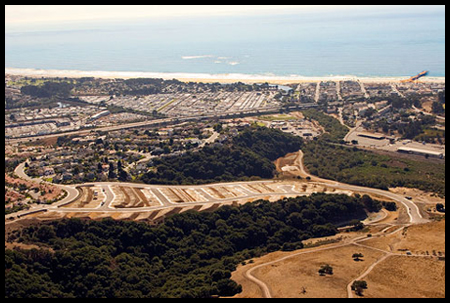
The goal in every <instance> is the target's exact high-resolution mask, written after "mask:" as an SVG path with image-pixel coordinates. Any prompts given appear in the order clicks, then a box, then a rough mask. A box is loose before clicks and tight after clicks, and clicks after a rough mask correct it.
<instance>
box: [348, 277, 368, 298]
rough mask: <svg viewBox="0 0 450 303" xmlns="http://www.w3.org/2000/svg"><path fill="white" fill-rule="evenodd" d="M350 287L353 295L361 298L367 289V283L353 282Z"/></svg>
mask: <svg viewBox="0 0 450 303" xmlns="http://www.w3.org/2000/svg"><path fill="white" fill-rule="evenodd" d="M351 287H352V290H354V291H355V294H357V295H358V296H362V295H363V291H364V289H367V282H366V281H363V280H355V281H354V282H353V284H352V286H351Z"/></svg>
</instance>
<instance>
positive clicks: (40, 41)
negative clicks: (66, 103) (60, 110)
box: [5, 6, 445, 79]
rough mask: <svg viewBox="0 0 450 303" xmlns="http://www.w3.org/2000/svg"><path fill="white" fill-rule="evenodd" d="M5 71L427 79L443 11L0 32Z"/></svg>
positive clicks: (438, 49)
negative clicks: (422, 76) (425, 73)
mask: <svg viewBox="0 0 450 303" xmlns="http://www.w3.org/2000/svg"><path fill="white" fill-rule="evenodd" d="M7 69H10V70H11V69H25V70H27V69H28V70H35V71H36V70H45V71H48V70H53V71H58V70H60V71H61V70H62V71H79V72H80V73H81V72H84V73H89V72H93V71H101V72H103V73H105V72H106V73H107V72H114V73H126V74H127V73H134V74H136V75H139V74H147V75H163V78H166V77H170V75H172V74H173V75H177V77H178V78H218V77H219V78H224V77H225V78H227V77H228V78H244V79H246V78H249V79H252V78H257V79H259V78H261V77H266V78H268V79H272V78H273V79H275V78H277V79H280V78H281V79H285V78H286V79H297V78H298V79H301V78H308V77H341V78H342V77H348V78H361V77H363V78H364V77H408V76H413V75H415V74H417V73H419V72H421V71H423V70H428V71H429V77H445V10H436V9H427V6H425V7H421V9H420V10H419V9H416V8H414V7H413V8H409V7H408V9H400V10H398V11H390V12H389V13H388V14H386V13H380V12H377V11H373V10H361V9H359V10H357V11H350V12H345V13H341V14H339V13H338V14H336V13H335V12H327V11H323V12H321V13H320V14H309V13H295V14H283V15H256V16H255V15H253V16H215V17H208V16H204V17H197V18H195V19H192V18H178V19H163V20H148V19H139V20H134V21H132V22H124V21H121V20H110V21H105V22H101V23H100V22H90V23H83V24H79V23H70V22H68V23H65V24H63V25H59V26H50V25H49V26H46V27H34V28H26V27H17V28H9V29H8V30H6V29H5V72H6V70H7ZM180 75H181V76H180ZM177 77H174V78H177Z"/></svg>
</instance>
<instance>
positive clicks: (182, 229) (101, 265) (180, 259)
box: [5, 194, 365, 298]
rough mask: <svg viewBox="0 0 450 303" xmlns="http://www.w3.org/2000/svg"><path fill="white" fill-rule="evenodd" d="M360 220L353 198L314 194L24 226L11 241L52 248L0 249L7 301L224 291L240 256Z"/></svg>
mask: <svg viewBox="0 0 450 303" xmlns="http://www.w3.org/2000/svg"><path fill="white" fill-rule="evenodd" d="M363 217H365V212H364V204H363V202H362V199H361V198H359V197H349V196H347V195H326V194H313V195H311V196H309V197H297V198H285V199H283V200H280V201H278V202H274V203H270V202H268V201H265V200H259V201H255V202H253V203H247V204H245V205H242V206H240V207H232V206H222V207H220V208H219V209H217V210H216V211H214V212H202V213H199V212H195V211H187V212H185V213H182V214H178V215H174V216H171V217H169V218H166V220H165V222H164V223H162V224H160V225H158V226H156V227H151V226H149V225H147V224H145V223H138V222H132V221H114V220H112V219H105V220H102V221H82V220H80V219H70V220H62V221H54V222H51V223H49V224H47V225H41V226H30V227H27V228H25V229H23V230H22V231H20V232H16V233H14V234H12V235H10V236H9V240H15V241H23V242H27V243H36V244H38V245H40V246H43V247H49V248H51V249H52V250H48V249H41V250H36V249H32V250H5V297H6V298H13V297H148V298H150V297H155V298H157V297H186V298H194V297H210V296H212V295H220V296H231V295H234V294H236V293H238V292H240V291H241V287H240V285H237V284H236V282H234V281H232V280H231V279H230V277H231V272H232V271H233V270H234V269H235V267H236V266H237V264H239V263H241V262H242V261H244V260H246V259H250V258H253V257H255V256H259V255H261V254H264V253H266V252H270V251H274V250H279V249H285V250H292V249H299V248H302V247H303V245H302V242H301V241H302V240H305V239H308V238H311V237H320V236H328V235H333V234H335V233H336V232H337V229H336V226H335V224H338V223H339V222H343V221H348V220H351V219H354V218H363Z"/></svg>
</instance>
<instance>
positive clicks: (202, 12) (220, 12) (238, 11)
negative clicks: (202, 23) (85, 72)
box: [5, 5, 445, 29]
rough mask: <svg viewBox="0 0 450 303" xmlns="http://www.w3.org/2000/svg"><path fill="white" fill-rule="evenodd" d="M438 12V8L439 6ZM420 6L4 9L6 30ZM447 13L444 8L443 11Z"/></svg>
mask: <svg viewBox="0 0 450 303" xmlns="http://www.w3.org/2000/svg"><path fill="white" fill-rule="evenodd" d="M436 7H437V8H438V7H439V6H436ZM414 8H417V10H418V11H420V9H421V6H401V7H400V8H399V6H383V5H375V6H371V5H5V28H6V29H8V28H10V27H13V26H25V25H26V26H30V27H32V26H34V25H42V24H44V25H45V24H51V23H67V22H77V21H94V20H95V21H102V20H113V19H115V20H118V19H120V20H125V19H139V18H151V19H162V18H176V17H196V16H224V15H225V16H226V15H235V16H236V15H256V14H260V15H261V14H270V15H273V14H286V13H291V14H292V13H303V12H320V11H325V10H327V11H330V10H334V11H336V12H345V11H350V10H352V11H354V10H365V11H395V10H397V11H399V10H404V9H414ZM438 9H442V10H445V6H440V8H438Z"/></svg>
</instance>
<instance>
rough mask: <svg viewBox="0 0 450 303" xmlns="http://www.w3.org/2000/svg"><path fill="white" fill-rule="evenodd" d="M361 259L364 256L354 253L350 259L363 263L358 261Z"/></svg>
mask: <svg viewBox="0 0 450 303" xmlns="http://www.w3.org/2000/svg"><path fill="white" fill-rule="evenodd" d="M363 257H364V255H363V254H362V253H354V254H353V255H352V258H353V260H355V261H363V260H361V259H360V258H363Z"/></svg>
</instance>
